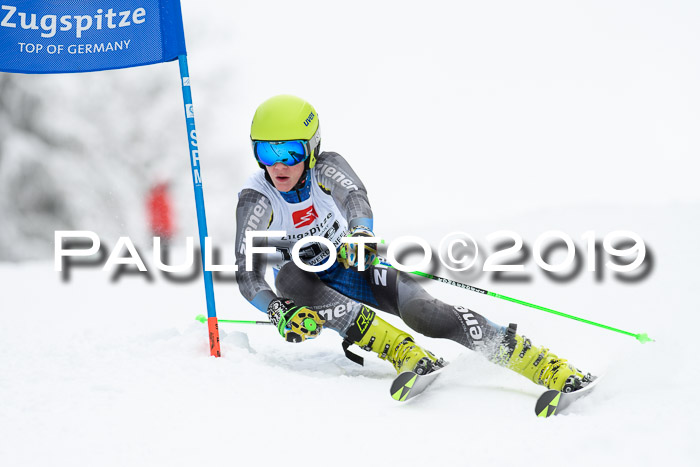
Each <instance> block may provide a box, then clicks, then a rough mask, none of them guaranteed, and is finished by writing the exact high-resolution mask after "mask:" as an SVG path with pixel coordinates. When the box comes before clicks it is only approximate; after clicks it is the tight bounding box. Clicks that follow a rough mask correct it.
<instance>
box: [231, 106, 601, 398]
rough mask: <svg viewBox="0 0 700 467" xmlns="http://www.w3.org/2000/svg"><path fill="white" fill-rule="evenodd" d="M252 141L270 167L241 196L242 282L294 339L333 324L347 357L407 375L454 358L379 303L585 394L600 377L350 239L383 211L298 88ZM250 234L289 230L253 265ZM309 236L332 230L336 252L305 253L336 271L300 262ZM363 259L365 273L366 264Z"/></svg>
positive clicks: (267, 116) (426, 331)
mask: <svg viewBox="0 0 700 467" xmlns="http://www.w3.org/2000/svg"><path fill="white" fill-rule="evenodd" d="M250 138H251V140H252V145H253V153H254V155H255V158H256V160H257V162H258V165H259V166H260V168H261V169H262V170H260V171H259V172H257V173H255V174H254V175H253V176H252V177H251V178H250V179H249V180H248V181H247V182H246V184H245V186H244V187H243V189H242V190H241V192H240V193H239V200H238V206H237V210H236V222H237V231H236V264H237V265H238V272H237V281H238V285H239V288H240V291H241V293H242V294H243V296H244V297H245V298H246V299H247V300H248V301H249V302H251V303H252V304H253V305H254V306H255V307H257V308H258V309H259V310H261V311H263V312H265V313H267V314H268V316H269V318H270V320H271V321H272V323H273V324H275V325H276V326H277V329H278V331H279V333H280V334H281V335H282V336H283V337H284V338H285V339H286V340H287V341H290V342H303V341H304V340H306V339H311V338H314V337H317V336H318V334H319V333H320V332H321V329H322V328H330V329H333V330H335V331H337V332H338V333H339V334H340V335H341V336H342V337H343V338H344V341H343V349H344V351H345V354H346V356H348V358H350V359H351V360H353V361H356V362H358V363H361V362H362V359H361V358H360V357H358V356H357V355H355V354H353V353H351V352H350V351H349V350H348V347H349V346H350V345H352V344H357V345H358V346H360V347H361V348H362V349H364V350H366V351H372V352H375V353H377V354H378V355H379V358H381V359H383V360H388V361H389V362H390V363H391V364H392V365H393V366H394V368H395V369H396V371H397V373H402V372H404V371H414V372H416V373H418V374H427V373H430V372H432V371H435V370H436V369H439V368H441V367H443V366H444V365H445V362H444V361H443V359H441V358H437V357H436V356H435V355H433V354H432V353H431V352H430V351H428V350H426V349H424V348H423V347H421V346H420V345H418V344H417V343H416V342H415V340H414V339H413V337H412V336H411V335H410V334H409V333H407V332H405V331H403V330H401V329H397V328H396V327H394V326H392V325H390V324H389V323H387V322H386V321H384V320H383V319H382V318H381V317H380V316H379V315H378V314H377V313H376V312H375V309H376V310H381V311H384V312H387V313H391V314H393V315H396V316H398V317H400V318H401V319H402V320H403V322H404V323H406V324H407V325H408V326H409V327H410V328H411V329H413V330H414V331H416V332H419V333H421V334H423V335H426V336H428V337H436V338H447V339H451V340H453V341H455V342H458V343H459V344H462V345H463V346H465V347H467V348H469V349H472V350H475V351H477V352H479V353H481V354H483V355H484V356H485V357H486V358H488V359H490V360H491V361H493V362H495V363H497V364H500V365H503V366H505V367H507V368H510V369H511V370H513V371H515V372H517V373H520V374H521V375H523V376H525V377H527V378H529V379H530V380H532V381H534V382H535V383H537V384H540V385H543V386H546V387H547V388H549V389H557V390H560V391H564V392H570V391H575V390H577V389H580V388H581V387H583V386H585V385H587V384H588V383H589V382H590V381H591V380H592V377H591V376H590V374H586V375H584V374H583V373H582V372H581V371H579V370H577V369H576V368H575V367H573V366H572V365H570V364H568V363H567V361H566V360H564V359H561V358H559V357H557V356H556V355H554V354H553V353H551V352H550V351H549V350H548V349H547V348H544V347H536V346H534V345H533V344H532V343H531V342H530V340H529V339H527V338H526V337H524V336H521V335H519V334H517V333H516V325H515V324H510V325H509V326H507V327H506V326H499V325H497V324H495V323H493V322H491V321H489V320H488V319H486V318H485V317H483V316H481V315H480V314H478V313H476V312H474V311H472V310H469V309H466V308H464V307H461V306H451V305H448V304H446V303H443V302H441V301H440V300H437V299H435V298H433V297H432V296H431V295H429V294H428V293H427V292H426V291H425V290H424V289H423V288H422V287H421V285H420V284H418V283H417V282H416V281H415V280H414V279H413V278H412V277H410V276H409V275H408V274H404V273H402V272H400V271H398V270H396V269H394V268H390V267H386V266H385V265H382V264H381V263H379V261H377V245H376V243H374V244H372V243H366V244H364V245H361V244H357V243H350V244H347V243H343V242H342V238H343V237H346V236H349V237H355V238H360V237H373V236H374V234H373V233H372V227H373V225H372V224H373V217H372V209H371V207H370V203H369V200H368V197H367V190H366V189H365V187H364V185H363V184H362V182H361V181H360V179H359V178H358V176H357V174H355V172H354V171H353V169H352V168H351V167H350V165H349V164H348V163H347V162H346V160H345V159H344V158H343V157H341V156H340V155H339V154H337V153H335V152H321V151H320V143H321V135H320V131H319V118H318V114H317V113H316V110H315V109H314V108H313V107H312V106H311V105H310V104H309V103H308V102H306V101H304V100H302V99H300V98H298V97H295V96H289V95H280V96H275V97H272V98H270V99H268V100H267V101H265V102H263V103H262V104H261V105H260V106H259V107H258V109H257V110H256V112H255V115H254V117H253V122H252V125H251V131H250ZM249 230H255V231H261V230H276V231H286V235H285V236H284V237H282V238H256V239H255V245H254V246H256V247H257V246H274V247H275V248H276V251H277V252H278V255H277V257H272V258H271V257H267V258H265V257H264V256H263V255H261V254H256V255H254V256H253V259H254V261H253V264H252V268H251V270H246V257H245V251H246V231H249ZM309 235H315V236H322V237H325V238H326V239H328V240H329V241H330V242H331V243H332V244H333V245H334V246H335V250H334V251H329V249H328V248H326V247H325V246H323V245H322V244H320V243H310V244H307V245H306V246H305V247H303V248H301V250H300V251H299V257H300V258H301V260H302V261H303V262H304V263H305V264H308V265H318V264H324V263H325V262H326V261H327V260H328V259H329V255H337V259H338V261H337V262H336V263H334V264H333V265H332V266H331V267H330V268H329V269H327V270H325V271H322V272H318V273H314V272H307V271H304V270H302V269H301V268H300V267H298V266H297V265H296V264H294V262H293V261H291V251H292V248H293V246H294V244H295V243H296V242H297V241H298V240H299V239H302V238H304V237H305V236H309ZM365 241H366V240H365ZM271 256H272V255H271ZM360 256H364V259H365V263H364V264H365V265H366V269H365V270H364V271H361V270H360V269H358V259H359V258H360ZM266 262H272V263H273V267H274V272H275V289H276V292H275V291H273V289H272V288H271V287H270V285H269V284H268V283H267V282H266V281H265V278H264V274H265V267H266Z"/></svg>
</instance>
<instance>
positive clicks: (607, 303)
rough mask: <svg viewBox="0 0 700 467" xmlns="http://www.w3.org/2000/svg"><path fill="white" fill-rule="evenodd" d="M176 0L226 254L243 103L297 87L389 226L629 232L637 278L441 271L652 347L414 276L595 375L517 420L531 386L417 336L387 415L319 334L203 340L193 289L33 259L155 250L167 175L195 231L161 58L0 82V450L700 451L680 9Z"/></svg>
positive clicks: (204, 453)
mask: <svg viewBox="0 0 700 467" xmlns="http://www.w3.org/2000/svg"><path fill="white" fill-rule="evenodd" d="M183 13H184V17H185V27H186V34H187V40H188V50H189V56H190V71H191V75H192V79H193V85H192V86H193V95H194V103H195V108H196V111H197V124H198V130H199V139H200V145H201V149H202V152H201V156H202V165H203V176H204V180H205V184H204V185H205V187H204V188H205V198H206V203H207V213H208V219H209V226H210V234H211V235H212V237H213V238H214V243H215V244H216V245H218V246H220V247H221V248H222V249H223V252H224V259H223V261H224V262H226V263H231V262H232V257H233V247H232V245H231V244H230V239H231V238H232V233H233V231H234V228H235V225H234V224H235V221H234V209H235V204H236V193H237V191H238V189H239V187H240V185H241V184H242V182H243V181H244V180H245V178H246V177H247V176H248V175H249V173H250V172H251V171H252V170H257V169H256V165H255V163H254V161H253V159H252V156H251V154H250V146H249V142H248V131H249V124H250V119H251V116H252V114H253V111H254V109H255V107H256V106H257V105H258V104H259V103H260V102H261V101H262V100H264V99H265V98H267V97H269V96H270V95H274V94H277V93H281V92H289V93H294V94H298V95H301V96H303V97H305V98H307V99H308V100H310V101H311V102H312V103H313V104H314V105H315V106H316V108H317V110H318V112H319V116H320V118H321V121H322V127H323V147H324V149H327V150H336V151H338V152H340V153H342V154H344V155H345V156H346V157H347V158H348V159H349V160H350V161H351V163H352V164H353V166H354V167H355V168H356V169H357V172H358V173H359V175H360V176H361V177H362V179H363V181H364V182H365V183H366V185H367V186H368V188H369V193H370V198H371V200H372V202H373V207H374V211H375V217H376V221H375V226H376V230H377V233H378V234H380V235H382V236H384V237H385V238H387V239H389V240H392V239H394V238H396V237H398V236H401V235H417V236H420V237H423V238H425V239H426V240H428V241H429V242H430V243H431V245H433V246H434V247H436V246H437V245H438V244H439V242H440V239H441V238H442V237H443V236H444V235H446V234H447V233H449V232H452V231H456V230H464V231H467V232H469V233H471V234H472V235H473V236H475V237H476V238H477V240H478V241H479V242H480V244H483V245H484V246H486V247H488V242H487V241H486V240H485V238H486V235H487V234H489V233H491V232H494V231H497V230H501V229H510V230H514V231H516V232H518V233H520V234H521V235H522V236H523V238H524V239H525V242H526V244H528V245H529V246H532V245H533V243H534V241H535V239H536V238H537V237H538V235H540V234H541V233H543V232H545V231H547V230H550V229H558V230H562V231H564V232H567V233H568V234H569V235H571V236H572V237H573V238H574V240H575V241H576V243H577V244H578V245H579V246H583V242H582V240H581V239H580V236H581V235H582V234H583V233H584V232H586V231H589V230H594V231H595V232H596V236H597V237H598V238H602V237H603V236H604V235H605V234H606V233H608V232H610V231H613V230H620V229H626V230H632V231H634V232H636V233H638V234H639V235H641V236H642V238H643V239H644V240H645V242H646V243H647V245H648V246H649V248H650V251H651V252H652V255H653V258H654V266H653V269H652V271H651V274H650V275H649V276H648V277H647V279H645V280H643V281H641V282H636V283H623V282H621V281H620V280H618V279H616V278H615V277H614V276H613V275H612V274H611V273H610V272H609V271H606V272H605V273H604V277H603V280H602V281H600V282H596V281H595V280H594V278H593V274H592V273H588V272H586V271H585V270H584V271H582V272H580V273H579V275H578V276H577V277H576V278H575V279H574V280H572V281H569V282H566V283H564V284H559V283H555V282H553V281H552V280H551V279H548V278H547V277H545V276H544V275H543V274H542V273H541V271H539V270H538V269H537V268H536V267H535V265H534V263H533V261H532V260H531V259H530V260H528V262H527V263H526V268H527V272H528V273H529V274H531V276H532V281H531V282H529V283H499V282H494V280H493V277H492V276H488V275H485V274H481V275H480V274H467V273H464V274H451V273H449V271H446V270H444V269H443V270H438V271H437V272H438V273H439V274H441V275H445V276H449V277H452V278H454V279H456V280H461V281H463V282H467V283H470V284H473V285H476V286H480V287H484V288H486V289H489V290H493V291H496V292H500V293H503V294H505V295H509V296H512V297H516V298H520V299H523V300H527V301H530V302H533V303H536V304H540V305H543V306H548V307H551V308H554V309H557V310H561V311H563V312H567V313H570V314H574V315H578V316H583V317H585V318H588V319H592V320H595V321H599V322H602V323H605V324H609V325H611V326H615V327H619V328H622V329H625V330H629V331H633V332H647V333H648V334H649V335H650V336H651V337H653V338H655V339H656V342H654V343H650V344H645V345H641V344H639V343H638V342H637V341H635V340H634V339H633V338H631V337H628V336H622V335H618V334H616V333H612V332H610V331H605V330H601V329H597V328H593V327H590V326H586V325H583V324H580V323H576V322H573V321H569V320H565V319H563V318H559V317H554V316H550V315H547V314H545V313H543V312H540V311H536V310H529V309H526V308H523V307H520V306H518V305H515V304H512V303H508V302H505V301H500V300H497V299H493V298H489V297H484V296H480V295H477V294H473V293H469V292H466V291H463V290H460V289H456V288H452V287H449V286H446V285H441V284H437V283H433V282H426V283H425V286H426V287H427V288H428V289H429V290H430V291H431V293H433V294H434V295H436V296H437V297H439V298H441V299H443V300H445V301H447V302H449V303H454V304H462V305H465V306H467V307H469V308H472V309H474V310H476V311H478V312H480V313H482V314H484V315H486V316H487V317H489V318H490V319H492V320H493V321H496V322H498V323H502V324H506V323H508V322H517V323H518V324H519V330H520V332H522V333H524V334H525V335H527V336H528V337H530V338H531V339H532V340H533V342H534V343H536V344H542V345H547V346H549V347H551V348H552V350H553V351H554V352H556V353H557V354H558V355H561V356H564V357H566V358H568V359H569V360H571V361H572V362H574V363H575V364H576V365H577V366H579V367H581V368H582V369H584V370H586V371H591V372H593V373H596V374H602V375H605V380H604V381H603V382H602V384H601V385H600V387H599V388H598V389H597V390H596V391H595V393H593V394H591V396H590V397H589V398H587V399H585V400H583V401H581V402H580V403H579V404H577V405H576V406H575V407H574V408H573V410H572V413H571V414H570V415H567V416H560V417H556V418H553V419H549V420H541V419H537V418H536V417H534V414H533V405H534V400H535V398H536V396H537V395H538V394H539V393H540V392H541V389H540V388H538V387H537V386H535V385H534V384H532V383H529V382H528V381H526V380H524V379H523V378H522V377H520V376H518V375H515V374H513V373H511V372H509V371H507V370H504V369H501V368H498V367H496V366H494V365H491V364H489V363H488V362H486V361H484V360H483V359H481V358H480V357H479V356H477V355H475V354H473V353H471V352H470V351H468V350H466V349H463V348H461V347H460V346H458V345H456V344H454V343H452V342H443V341H438V340H433V339H428V338H425V337H422V336H416V337H417V338H418V339H419V342H421V343H424V344H425V345H426V346H427V347H428V348H430V349H431V350H433V351H435V352H436V353H439V354H440V355H442V356H444V357H445V358H446V359H448V360H449V361H450V362H451V366H450V369H449V371H448V372H446V373H445V374H444V375H443V376H441V377H440V379H439V380H438V381H436V383H435V385H434V387H433V388H432V389H431V390H430V391H429V392H428V393H426V394H425V395H424V396H423V397H421V398H419V399H416V400H414V401H412V402H411V403H407V404H403V405H402V404H398V403H396V402H395V401H393V400H392V399H391V398H390V397H389V395H388V386H389V383H390V381H391V378H392V376H393V369H392V368H391V367H390V365H388V364H387V363H386V362H382V361H380V360H378V359H376V358H373V357H372V356H371V355H370V354H364V353H363V354H364V356H365V357H366V366H365V367H364V368H362V367H359V366H357V365H355V364H353V363H352V362H350V361H348V360H346V359H345V358H344V356H343V354H342V352H341V349H340V338H339V337H338V336H337V335H336V334H335V333H333V332H324V333H323V334H322V335H321V336H320V337H319V338H318V339H316V340H314V341H311V342H307V343H304V344H301V345H293V344H288V343H285V342H283V341H282V340H281V339H280V338H279V336H278V335H277V334H276V333H275V332H274V331H273V330H272V329H271V328H269V327H265V326H257V327H256V326H235V325H224V324H222V325H221V328H222V335H221V336H222V353H223V357H222V358H220V359H214V358H211V357H209V356H208V354H209V352H208V345H207V344H208V342H207V337H206V329H205V327H204V326H203V325H201V324H199V323H198V322H196V321H195V320H194V316H195V315H197V314H200V313H204V312H205V310H204V292H203V287H202V285H201V283H200V282H199V281H197V282H193V283H189V284H178V285H173V284H171V283H169V282H166V281H165V280H163V278H162V277H161V276H160V275H159V273H158V272H154V274H153V275H154V279H153V281H152V282H147V281H146V280H145V278H144V277H139V276H126V277H123V278H122V279H121V280H120V281H119V282H118V283H116V284H112V283H110V280H109V277H110V272H103V271H100V270H99V269H80V270H75V271H74V272H73V278H72V280H71V281H70V282H68V283H64V282H61V279H60V274H59V273H57V272H55V271H54V269H53V263H52V262H51V255H52V251H53V245H52V239H53V232H54V231H55V230H59V229H81V230H93V231H95V232H97V233H98V234H99V235H100V236H101V237H102V238H103V240H104V241H105V243H106V246H107V247H111V246H112V245H113V244H114V241H115V240H116V238H117V237H118V236H120V235H129V236H131V237H132V238H134V239H135V240H136V241H138V242H140V244H141V245H142V251H143V252H148V249H147V248H143V245H146V243H145V240H146V239H147V237H148V235H149V232H148V230H147V228H146V226H145V222H144V212H143V204H144V203H143V197H144V193H146V192H147V190H148V187H149V186H150V185H151V184H152V183H153V182H154V181H156V180H160V179H167V180H170V181H171V183H172V187H173V190H174V197H175V202H176V210H177V223H178V226H179V234H178V236H177V237H176V239H175V244H176V245H182V244H184V240H183V237H184V236H188V235H190V236H194V235H196V225H195V221H194V203H193V201H192V191H191V190H192V188H191V184H190V178H189V172H188V165H187V146H186V139H185V134H184V124H183V120H182V109H181V101H180V94H179V89H178V82H179V81H178V75H177V65H176V64H172V63H171V64H164V65H158V66H153V67H146V68H142V69H133V70H121V71H114V72H105V73H93V74H88V75H70V76H15V75H13V76H7V75H2V76H1V78H2V81H0V85H1V86H2V88H1V89H2V90H3V92H2V94H1V96H2V99H0V110H1V111H2V112H0V214H2V216H1V220H0V258H2V259H5V260H11V261H17V262H15V263H0V284H2V285H0V287H1V288H2V293H0V465H1V466H24V465H26V466H45V465H56V466H63V465H66V466H68V465H81V466H82V465H100V466H111V465H115V466H123V465H148V466H153V465H164V466H165V465H167V466H172V465H183V466H191V465H203V464H208V463H211V464H254V465H274V464H278V463H283V465H319V464H333V465H354V466H357V465H371V466H373V465H383V466H386V465H392V466H393V465H398V464H399V463H400V462H402V461H412V462H416V461H417V462H430V463H431V464H444V465H502V464H504V463H520V464H523V465H533V464H546V465H550V464H553V465H587V466H590V465H591V464H602V465H613V464H615V465H659V464H662V463H663V464H669V465H696V464H697V458H698V455H700V452H699V451H700V449H699V448H698V445H697V440H698V439H700V433H699V432H698V431H699V430H698V428H697V423H696V421H697V420H698V417H699V416H700V413H699V412H700V411H699V410H698V403H697V402H696V399H695V392H696V388H697V387H698V384H699V383H700V374H699V373H700V370H699V369H698V358H697V356H696V355H697V353H696V352H697V350H696V347H697V346H696V342H697V333H698V329H700V326H699V325H700V323H699V322H698V321H699V318H698V316H700V315H699V313H700V306H699V305H700V300H699V299H698V296H697V284H698V274H697V264H698V261H700V251H699V248H698V243H697V242H698V238H699V236H700V216H698V213H699V212H700V190H698V188H697V184H696V178H697V172H698V170H697V169H698V162H697V153H698V150H699V149H700V147H699V146H700V140H698V139H697V138H696V137H694V136H695V134H696V129H697V127H698V123H700V113H699V111H698V109H700V90H699V88H698V87H697V82H699V81H700V67H699V66H698V64H699V63H700V61H699V60H698V58H699V57H698V49H697V47H696V44H697V43H698V29H697V24H698V19H699V18H698V17H699V16H700V14H699V13H700V11H699V10H698V4H697V3H695V2H682V1H677V2H665V3H664V4H663V5H661V4H660V3H658V2H651V1H643V2H632V1H621V2H615V3H614V4H612V5H611V4H610V2H585V3H573V2H560V1H545V2H517V1H504V2H488V3H485V2H455V1H451V2H433V3H432V4H430V5H429V4H428V3H426V2H412V1H403V2H394V1H391V2H389V1H387V2H369V1H359V2H354V3H353V4H351V5H348V4H337V5H336V4H332V3H331V2H324V1H320V0H316V1H309V2H288V1H275V2H255V1H244V2H226V1H223V0H216V1H215V0H206V1H197V2H195V1H194V0H183ZM426 155H427V156H426ZM148 256H150V255H148ZM28 258H31V259H33V260H34V261H32V262H27V261H24V262H21V260H26V259H28ZM145 259H146V263H147V264H149V265H150V264H152V262H151V261H150V260H149V257H147V258H145ZM176 259H177V258H174V260H176ZM216 292H217V305H218V312H219V316H220V317H221V318H228V319H261V318H264V315H262V314H260V313H259V312H257V311H256V310H255V309H254V308H253V307H252V306H250V305H249V304H248V303H247V302H245V301H244V300H243V299H242V297H241V296H240V294H239V293H238V290H237V287H236V285H235V284H233V283H230V282H226V283H224V282H219V283H217V286H216ZM387 319H388V320H389V321H391V322H392V323H393V324H395V325H399V326H402V325H401V323H400V322H399V321H398V320H396V319H395V318H393V317H388V318H387ZM402 327H403V326H402ZM360 352H361V351H360Z"/></svg>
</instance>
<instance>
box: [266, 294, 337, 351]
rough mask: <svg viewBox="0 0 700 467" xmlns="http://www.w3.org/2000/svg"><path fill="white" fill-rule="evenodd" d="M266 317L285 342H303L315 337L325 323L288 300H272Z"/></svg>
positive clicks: (317, 316)
mask: <svg viewBox="0 0 700 467" xmlns="http://www.w3.org/2000/svg"><path fill="white" fill-rule="evenodd" d="M267 316H268V317H269V318H270V321H271V322H272V324H274V325H275V326H277V330H278V331H279V333H280V335H281V336H282V337H284V338H285V340H286V341H287V342H303V341H305V340H306V339H313V338H315V337H317V336H318V335H319V334H321V329H323V324H324V323H325V322H326V321H325V320H324V319H323V318H321V317H320V316H319V314H318V313H317V312H315V311H313V310H310V309H309V308H306V307H305V306H296V305H294V300H291V299H289V298H276V299H274V300H272V301H271V302H270V304H269V305H268V306H267Z"/></svg>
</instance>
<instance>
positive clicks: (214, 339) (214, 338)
mask: <svg viewBox="0 0 700 467" xmlns="http://www.w3.org/2000/svg"><path fill="white" fill-rule="evenodd" d="M207 324H208V325H209V348H210V350H211V355H212V356H214V357H221V346H220V345H219V321H218V320H217V319H216V316H215V317H213V318H209V319H208V320H207Z"/></svg>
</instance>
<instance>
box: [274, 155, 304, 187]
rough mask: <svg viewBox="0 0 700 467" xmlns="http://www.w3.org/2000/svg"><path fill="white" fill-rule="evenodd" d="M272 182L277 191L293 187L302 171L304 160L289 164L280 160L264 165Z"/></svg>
mask: <svg viewBox="0 0 700 467" xmlns="http://www.w3.org/2000/svg"><path fill="white" fill-rule="evenodd" d="M266 170H267V173H269V174H270V178H271V179H272V183H273V184H274V185H275V188H277V189H278V190H279V191H289V190H291V189H292V188H294V185H296V184H297V182H298V181H299V178H300V177H301V175H302V174H303V173H304V162H299V163H298V164H295V165H292V166H289V165H284V164H282V163H281V162H278V163H276V164H275V165H270V166H267V167H266Z"/></svg>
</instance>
